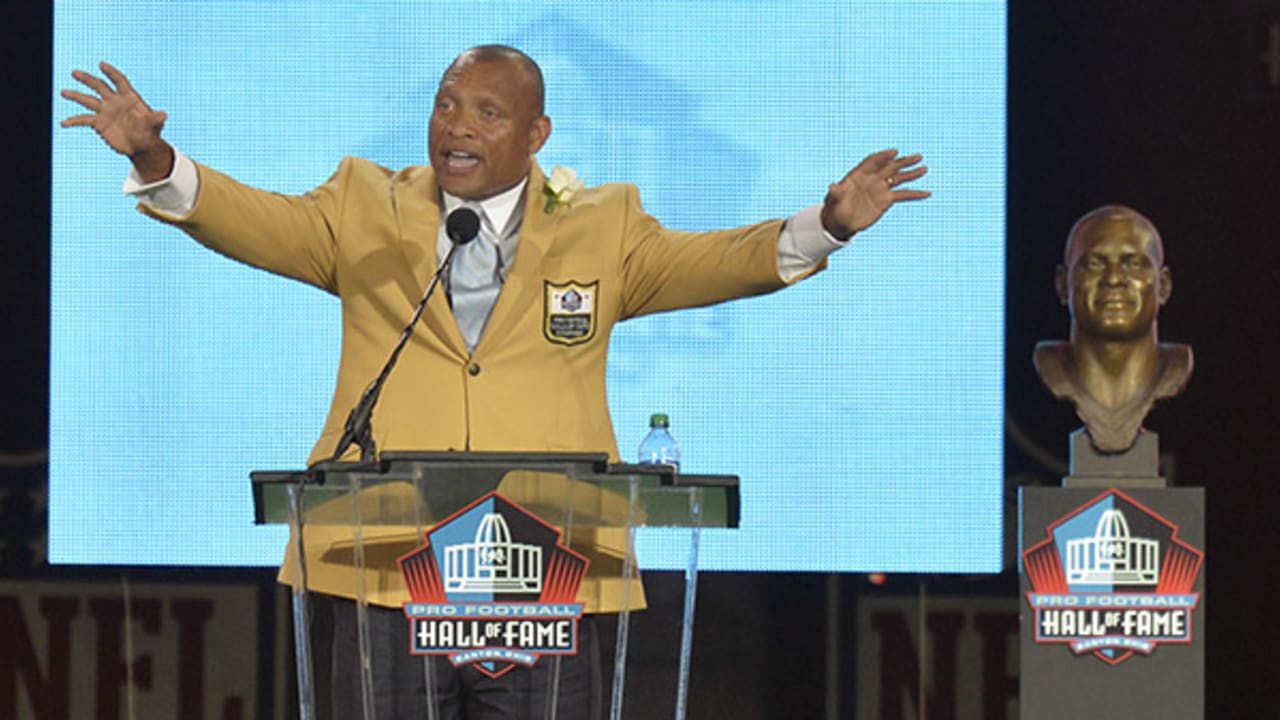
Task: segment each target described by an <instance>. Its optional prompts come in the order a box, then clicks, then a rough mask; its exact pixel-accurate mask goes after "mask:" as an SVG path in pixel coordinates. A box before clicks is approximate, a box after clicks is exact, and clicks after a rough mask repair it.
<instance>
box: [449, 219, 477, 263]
mask: <svg viewBox="0 0 1280 720" xmlns="http://www.w3.org/2000/svg"><path fill="white" fill-rule="evenodd" d="M444 233H445V235H448V236H449V239H450V240H452V241H453V245H454V247H457V246H458V245H466V244H467V243H469V242H471V241H472V240H475V239H476V235H478V234H480V216H479V215H477V214H476V211H475V210H472V209H471V208H469V207H460V208H458V209H457V210H454V211H453V212H451V213H449V218H448V219H447V220H445V221H444ZM448 261H449V258H445V262H448Z"/></svg>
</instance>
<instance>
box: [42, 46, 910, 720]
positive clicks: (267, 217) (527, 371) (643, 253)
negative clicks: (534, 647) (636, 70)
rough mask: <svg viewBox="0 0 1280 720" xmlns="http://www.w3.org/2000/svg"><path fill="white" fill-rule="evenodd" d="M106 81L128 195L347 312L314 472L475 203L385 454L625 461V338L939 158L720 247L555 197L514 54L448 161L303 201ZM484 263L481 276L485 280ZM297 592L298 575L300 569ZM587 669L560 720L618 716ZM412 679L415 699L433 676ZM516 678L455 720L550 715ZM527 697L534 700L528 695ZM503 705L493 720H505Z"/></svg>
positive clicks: (480, 55) (478, 684) (84, 98)
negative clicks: (213, 154)
mask: <svg viewBox="0 0 1280 720" xmlns="http://www.w3.org/2000/svg"><path fill="white" fill-rule="evenodd" d="M101 69H102V71H103V73H104V74H105V75H106V80H104V79H102V78H99V77H95V76H93V75H91V74H89V73H85V72H82V71H76V72H75V73H73V77H75V79H76V80H78V81H80V82H82V83H84V84H85V85H86V86H88V88H89V89H90V90H92V92H90V93H86V92H81V91H74V90H64V91H63V93H62V95H63V97H65V98H67V99H70V100H72V101H74V102H76V103H79V104H80V105H82V106H84V107H85V108H86V109H88V110H89V112H88V113H85V114H81V115H76V116H73V117H69V118H67V119H66V120H64V121H63V125H64V126H89V127H93V128H94V129H95V130H96V131H97V132H98V133H99V134H100V135H101V136H102V138H103V140H104V141H105V142H106V143H107V144H108V145H109V146H110V147H111V148H113V149H114V150H116V151H117V152H120V153H122V154H125V155H127V156H128V157H129V158H130V160H131V161H132V163H133V170H132V173H131V179H130V181H129V184H128V186H127V189H128V190H129V191H130V192H133V193H135V194H137V195H138V196H139V198H140V207H141V209H142V210H143V211H144V212H146V213H148V214H150V215H152V216H153V217H156V218H158V219H160V220H162V221H165V222H170V223H173V224H175V225H177V226H178V227H180V228H181V229H183V230H184V231H186V232H188V233H189V234H191V235H192V236H193V237H195V238H196V239H197V240H198V241H200V242H201V243H204V244H206V245H208V246H209V247H211V248H213V249H215V250H217V251H219V252H222V253H224V254H227V255H229V256H231V257H233V258H235V259H238V260H240V261H242V262H247V263H249V264H252V265H255V266H258V267H261V268H264V269H267V270H269V271H271V272H274V273H278V274H282V275H286V276H289V277H293V278H296V279H299V280H301V281H303V282H307V283H310V284H312V285H316V286H317V287H320V288H323V289H325V290H327V291H329V292H331V293H334V294H336V295H338V296H339V297H340V298H341V299H342V316H343V332H342V357H341V369H340V371H339V376H338V380H337V387H336V389H335V392H334V400H333V405H332V407H331V410H330V414H329V418H328V421H327V422H326V424H325V428H324V431H323V432H322V434H321V436H320V439H319V441H318V442H317V444H316V446H315V449H314V450H313V452H312V455H311V459H312V460H313V461H314V460H318V459H323V458H326V457H328V456H330V455H331V454H332V453H333V452H335V443H336V441H337V439H338V438H339V437H340V436H341V434H342V431H343V424H344V418H345V416H346V414H347V413H348V411H349V410H350V408H351V407H352V406H354V405H355V403H356V402H357V400H358V398H359V395H360V392H361V390H362V388H363V387H364V386H365V385H366V384H367V383H368V382H369V381H370V379H371V378H373V377H375V376H376V375H377V373H378V371H379V368H380V366H381V364H382V362H383V361H384V360H385V358H386V355H387V353H388V352H389V349H390V348H391V347H393V346H394V344H395V342H396V339H397V337H398V335H399V333H400V331H401V328H402V326H403V323H404V322H406V321H407V319H408V318H409V317H410V315H411V313H412V310H413V308H414V305H415V304H416V302H417V300H418V298H419V296H420V295H421V292H422V288H423V285H424V283H425V282H426V278H428V277H429V276H430V274H431V272H432V271H433V270H434V268H435V266H436V264H437V263H438V262H439V261H440V260H441V259H442V258H443V257H445V255H446V253H447V251H448V248H449V240H448V239H447V238H446V237H445V233H444V230H443V229H442V228H443V226H444V224H445V223H444V222H443V218H445V217H446V216H447V215H448V214H449V213H450V212H452V211H453V210H454V209H455V208H457V207H460V206H464V205H465V206H470V207H474V208H476V210H477V212H478V213H479V214H480V215H481V218H482V223H481V232H480V236H479V237H478V238H477V239H476V240H475V241H473V242H472V243H469V244H468V245H465V246H463V249H462V250H460V251H459V254H458V257H457V258H456V259H455V262H454V267H453V269H452V270H451V272H450V274H449V292H448V297H446V296H445V295H442V294H436V295H435V296H433V297H432V299H431V302H430V303H428V306H427V309H426V311H425V313H424V315H423V320H422V326H421V327H418V328H417V332H416V333H415V335H414V337H413V340H412V342H411V344H410V345H409V346H408V347H407V348H406V350H405V352H404V354H403V355H402V356H401V358H400V362H399V365H398V366H397V368H396V371H395V372H394V373H393V374H392V375H391V376H390V378H389V379H388V382H387V384H386V386H385V389H384V392H383V393H382V399H381V401H380V403H379V405H378V408H377V410H376V412H375V414H374V432H375V437H376V440H377V445H378V446H379V447H380V448H382V449H384V450H385V449H441V450H446V449H457V450H486V451H487V450H524V451H543V450H568V451H601V452H606V453H608V454H609V456H610V457H612V458H615V459H616V458H617V457H618V453H617V446H616V443H615V440H614V436H613V429H612V426H611V422H610V418H609V413H608V408H607V406H606V400H605V387H604V379H605V357H606V353H607V347H608V338H609V332H610V329H611V328H612V326H613V324H614V323H615V322H617V321H619V320H623V319H626V318H629V317H634V316H637V315H642V314H646V313H652V312H660V311H664V310H671V309H676V308H682V307H691V306H698V305H707V304H710V303H715V302H720V301H724V300H728V299H732V298H736V297H743V296H747V295H755V294H760V293H765V292H770V291H773V290H775V289H778V288H780V287H783V286H784V285H786V284H788V283H790V282H794V281H795V280H798V279H800V278H802V277H805V276H807V275H809V274H811V273H813V272H816V271H817V270H819V269H820V268H821V266H822V265H823V263H824V262H825V258H826V256H827V255H828V254H829V253H830V252H832V251H833V250H835V249H836V248H838V247H840V246H842V245H843V244H845V243H847V241H848V240H849V239H850V238H852V237H853V236H854V235H855V234H856V233H857V232H859V231H861V230H863V229H865V228H867V227H869V226H871V225H872V224H873V223H875V222H876V221H877V220H878V219H879V218H880V216H881V215H883V213H884V212H885V211H886V210H888V208H889V207H890V206H891V205H893V204H894V203H896V202H901V201H909V200H918V199H922V198H924V197H927V196H928V194H929V193H927V192H925V191H922V190H912V189H904V188H900V187H897V186H898V185H900V184H901V183H906V182H909V181H912V180H915V179H917V178H919V177H920V176H922V175H924V174H925V172H926V169H925V167H924V166H923V165H920V164H919V163H920V156H918V155H910V156H903V157H899V156H898V155H897V152H896V151H893V150H886V151H882V152H879V153H876V154H874V155H871V156H870V157H868V158H866V159H865V160H863V161H862V162H861V163H859V164H858V165H857V166H856V167H855V168H853V170H851V171H850V172H849V173H848V174H847V175H846V176H845V177H844V178H843V179H841V180H840V181H838V182H836V183H835V184H833V185H831V186H830V188H829V192H828V193H827V196H826V199H825V200H824V202H823V204H822V205H821V206H814V207H811V208H808V209H806V210H804V211H801V212H800V213H798V214H797V215H795V216H793V217H792V218H790V219H788V220H786V221H783V220H771V221H766V222H762V223H758V224H755V225H750V226H747V227H743V228H735V229H731V230H722V231H715V232H702V233H690V232H676V231H671V230H667V229H666V228H663V227H662V226H661V225H659V224H658V222H657V221H656V220H654V219H653V218H652V217H650V216H649V215H647V214H646V213H645V212H644V211H643V209H642V208H641V206H640V202H639V197H638V194H637V192H636V189H635V187H634V186H631V185H607V186H601V187H596V188H589V189H586V190H582V191H581V192H579V193H577V194H576V195H575V196H573V197H571V198H569V197H565V196H564V195H563V194H560V195H557V194H556V193H548V184H547V179H546V178H545V177H544V176H543V174H542V171H541V169H540V168H539V167H538V165H537V163H536V162H535V161H534V157H533V156H534V154H535V153H537V152H538V150H539V149H540V148H541V147H542V145H543V144H544V143H545V142H546V140H547V138H548V136H549V135H550V133H551V121H550V119H549V118H547V116H546V115H545V114H544V112H543V93H544V89H543V81H542V74H541V71H540V70H539V68H538V66H537V64H536V63H534V62H533V60H532V59H530V58H529V57H527V56H526V55H524V54H523V53H521V52H520V51H518V50H515V49H514V48H509V47H505V46H493V45H487V46H480V47H475V48H471V49H469V50H467V51H465V52H463V53H462V54H461V55H459V56H458V58H457V59H456V60H454V62H453V63H452V64H451V65H450V66H449V68H448V69H447V70H446V71H445V73H444V76H443V77H442V79H441V81H440V85H439V89H438V91H437V95H436V102H435V107H434V109H433V111H432V114H431V121H430V134H429V141H428V150H429V155H430V165H429V166H423V167H410V168H405V169H403V170H400V171H397V172H393V171H390V170H387V169H384V168H381V167H378V166H376V165H374V164H373V163H370V162H368V161H365V160H361V159H357V158H346V159H344V160H343V161H342V163H341V164H340V166H339V168H338V170H337V172H336V173H335V174H334V176H333V177H332V178H330V179H329V181H328V182H326V183H324V184H323V185H321V186H320V187H318V188H316V189H315V190H313V191H311V192H310V193H307V194H306V195H303V196H299V197H286V196H281V195H276V194H272V193H267V192H264V191H261V190H256V189H253V188H249V187H247V186H244V185H242V184H240V183H238V182H236V181H234V180H232V179H231V178H228V177H226V176H225V175H222V174H220V173H218V172H216V171H214V170H212V169H211V168H208V167H205V166H203V165H200V164H198V163H195V162H194V161H192V160H190V159H189V158H187V157H185V156H184V155H182V154H181V153H178V152H177V151H176V150H174V149H173V148H172V147H171V146H169V144H168V143H167V142H165V141H164V140H163V138H162V137H161V130H162V128H163V126H164V123H165V120H166V115H165V113H163V112H162V111H156V110H152V109H151V108H150V107H149V106H148V105H147V104H146V103H145V102H144V101H143V100H142V98H141V96H139V94H138V93H137V92H136V91H135V90H134V89H133V87H132V86H131V85H130V84H129V81H128V79H127V78H126V77H125V76H124V75H123V74H122V73H121V72H120V71H118V70H116V69H115V68H113V67H111V66H110V65H107V64H105V63H103V64H102V65H101ZM108 80H109V81H110V82H108ZM471 255H474V256H475V257H471V258H469V257H468V256H471ZM477 265H478V266H479V267H481V268H482V272H480V273H479V280H477V279H476V276H475V274H473V273H472V272H471V270H470V269H469V268H474V267H476V266H477ZM565 287H573V288H574V289H575V291H577V289H578V288H581V290H582V292H580V293H579V295H585V294H586V293H589V294H590V303H589V306H590V310H589V313H588V314H587V316H586V317H587V322H586V324H585V325H583V324H581V323H578V324H568V325H565V326H560V325H556V324H554V323H550V322H548V321H547V317H548V314H549V313H550V312H551V310H552V309H554V308H552V307H551V306H552V304H553V303H554V302H556V300H555V298H557V297H560V295H557V294H556V289H557V288H565ZM335 541H336V540H335ZM307 542H308V557H307V562H308V569H309V576H308V577H309V583H308V584H309V586H310V588H311V589H313V590H316V591H319V592H321V593H327V594H330V595H334V596H338V597H347V598H349V597H352V593H353V590H352V588H353V586H354V580H353V577H352V573H351V568H349V567H346V568H344V567H341V566H340V565H339V564H336V563H332V562H328V563H327V562H326V559H325V556H324V550H325V547H321V546H319V545H318V544H317V543H312V542H311V539H310V535H308V541H307ZM602 544H603V543H602ZM575 547H578V545H576V544H575ZM313 551H314V553H315V554H314V556H313V554H312V552H313ZM282 576H283V577H284V579H286V580H290V579H292V577H293V574H292V568H291V566H290V562H287V563H286V567H285V568H284V570H283V571H282ZM617 585H618V583H617V582H615V583H614V584H613V587H610V585H609V583H608V582H607V581H606V580H604V579H596V581H595V582H591V579H590V578H589V581H588V582H587V583H584V585H583V588H582V591H581V592H580V594H579V600H580V601H582V602H584V603H585V605H586V609H587V612H607V611H610V610H616V609H617V597H616V595H617V590H618V588H617ZM368 597H369V600H370V602H371V603H374V604H377V605H381V606H384V607H386V608H398V607H400V604H401V603H402V602H404V601H405V600H407V599H408V598H407V595H406V592H405V589H404V586H403V583H402V582H401V581H400V579H399V578H398V576H397V573H395V572H384V573H381V574H379V576H378V577H377V578H374V580H373V586H371V587H370V589H369V591H368ZM338 608H339V609H338V610H337V611H336V613H337V614H335V623H336V626H337V628H338V629H337V630H336V631H335V647H334V654H335V670H334V678H335V679H339V678H342V677H351V678H355V677H357V676H358V673H356V672H350V673H347V672H345V671H343V670H342V669H340V667H339V666H341V665H342V664H344V663H349V662H353V661H352V660H351V658H350V657H349V656H350V648H345V647H339V645H340V643H341V641H342V640H343V636H344V634H347V633H348V631H349V632H350V634H351V635H354V631H351V630H350V627H351V625H352V620H351V619H350V611H349V609H348V608H347V604H345V603H342V602H339V603H338ZM381 617H382V618H383V619H379V620H378V621H377V622H378V623H385V627H384V628H383V632H385V635H386V636H387V637H388V638H394V639H391V640H388V646H389V647H397V646H398V645H399V644H400V643H401V642H403V637H404V632H405V631H404V630H403V629H402V624H403V619H402V618H400V617H399V613H397V612H396V611H394V610H387V611H384V613H383V614H382V615H381ZM397 633H399V634H397ZM592 642H593V641H592V640H590V639H588V640H587V643H586V644H587V645H588V646H590V645H591V644H592ZM589 649H590V650H591V651H592V652H594V648H589ZM393 654H394V653H393ZM400 654H401V655H403V652H400ZM567 664H568V668H567V669H565V670H563V671H562V681H563V686H564V687H566V690H562V693H561V695H562V698H561V699H562V700H563V701H564V702H562V707H561V713H560V714H559V715H558V717H562V718H563V717H592V718H594V717H597V716H598V709H597V708H598V706H599V700H600V698H599V694H600V691H599V679H598V668H595V667H594V666H593V661H591V660H588V661H587V662H586V663H585V666H586V667H585V668H583V667H582V665H583V663H578V664H575V662H574V661H570V662H569V663H567ZM540 665H541V664H540ZM538 669H539V666H537V665H535V667H534V668H533V671H537V670H538ZM593 671H594V672H596V673H597V675H596V676H595V677H592V674H593ZM397 672H400V670H396V669H394V668H392V669H387V670H386V672H385V673H383V672H382V671H379V674H385V675H387V676H392V675H394V674H395V673H397ZM405 674H406V675H407V676H409V678H408V679H407V680H406V682H413V678H412V676H413V675H414V673H413V671H412V670H408V671H405ZM421 674H422V673H421V672H420V671H419V672H418V673H417V676H418V677H417V681H418V684H421V683H420V681H421ZM503 677H504V678H506V679H505V680H503V679H502V678H500V679H499V680H502V682H501V683H490V682H488V681H487V680H485V679H484V678H476V677H474V676H472V675H468V674H467V673H466V672H465V670H464V672H463V673H461V674H455V675H450V676H449V679H447V680H444V681H442V684H443V685H444V686H445V690H446V693H447V694H449V696H450V697H451V698H453V697H456V698H459V699H457V700H456V702H457V703H458V704H461V705H465V707H463V708H461V709H459V710H457V711H456V712H457V713H459V714H451V713H454V712H455V710H453V709H448V708H447V709H446V713H445V714H446V717H468V718H479V717H533V716H540V715H536V712H539V711H535V710H533V709H531V708H530V707H527V706H523V705H522V706H518V704H519V703H526V704H527V703H530V702H532V703H533V704H534V705H536V704H537V703H538V702H539V698H538V697H536V690H534V689H533V686H535V685H536V683H537V681H536V680H529V679H528V678H529V677H534V674H533V672H531V671H513V672H511V673H508V675H505V676H503ZM522 683H523V684H524V685H521V684H522ZM512 686H516V687H517V688H522V689H517V690H516V691H515V692H511V687H512ZM455 691H456V692H455ZM415 692H416V691H415ZM339 694H341V695H343V696H344V697H345V698H346V699H343V698H335V715H336V716H339V717H342V716H347V715H349V714H351V712H352V706H350V705H342V704H341V703H343V702H347V701H348V700H349V699H350V696H351V694H352V693H349V692H345V691H342V692H340V691H335V695H339ZM393 694H397V695H400V694H402V693H399V692H397V693H393ZM356 697H357V701H358V693H357V694H356ZM530 697H532V700H530ZM512 698H514V699H512ZM402 699H403V698H400V697H393V698H390V699H387V700H386V706H385V707H387V708H389V709H388V710H387V711H386V712H388V713H395V712H399V711H400V710H401V709H402V708H407V707H408V706H407V705H402V704H401V700H402ZM379 702H380V703H381V702H382V701H381V700H380V701H379ZM450 702H454V700H450ZM482 706H486V707H487V708H488V709H486V708H485V707H482ZM380 707H383V706H382V705H380ZM450 708H452V706H450ZM490 709H491V710H492V711H493V714H486V713H488V712H489V710H490ZM405 711H406V712H409V711H411V710H408V709H406V710H405ZM461 713H466V714H461ZM531 713H535V714H531ZM384 716H386V715H385V714H384V712H381V711H380V712H379V717H384Z"/></svg>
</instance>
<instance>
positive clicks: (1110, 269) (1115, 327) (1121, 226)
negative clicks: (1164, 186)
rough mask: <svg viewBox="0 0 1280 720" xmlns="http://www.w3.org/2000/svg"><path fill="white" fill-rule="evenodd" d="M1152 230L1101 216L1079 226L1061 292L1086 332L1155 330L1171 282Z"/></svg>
mask: <svg viewBox="0 0 1280 720" xmlns="http://www.w3.org/2000/svg"><path fill="white" fill-rule="evenodd" d="M1154 242H1155V241H1154V240H1153V236H1152V235H1151V234H1150V232H1149V230H1148V229H1147V227H1146V226H1145V225H1144V224H1143V223H1141V222H1139V221H1137V220H1134V219H1129V218H1123V217H1121V218H1115V217H1109V218H1101V219H1097V220H1094V221H1091V222H1089V223H1087V224H1085V225H1084V226H1082V227H1079V228H1077V230H1076V234H1075V236H1074V237H1073V238H1072V241H1071V247H1070V254H1069V256H1068V257H1067V258H1066V266H1065V268H1060V269H1059V276H1058V293H1059V295H1060V296H1061V297H1062V300H1063V302H1064V303H1067V304H1068V305H1069V306H1070V309H1071V317H1072V318H1073V319H1074V320H1075V323H1076V327H1077V329H1078V330H1079V332H1080V333H1082V334H1084V335H1092V336H1096V337H1100V338H1103V339H1106V340H1135V339H1138V338H1141V337H1143V336H1145V335H1148V334H1150V333H1153V332H1154V328H1155V320H1156V315H1157V313H1158V312H1159V310H1160V306H1161V305H1163V304H1164V302H1165V301H1166V300H1168V298H1169V292H1170V290H1171V288H1172V284H1171V281H1170V275H1169V270H1168V268H1165V267H1161V266H1160V260H1159V257H1158V256H1157V255H1156V248H1155V247H1154Z"/></svg>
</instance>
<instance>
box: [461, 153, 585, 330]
mask: <svg viewBox="0 0 1280 720" xmlns="http://www.w3.org/2000/svg"><path fill="white" fill-rule="evenodd" d="M545 184H546V177H545V176H544V175H543V174H542V169H541V168H539V167H538V162H537V161H536V160H534V161H533V162H532V164H531V166H530V169H529V184H528V185H527V186H526V187H525V193H524V196H525V197H524V219H523V220H522V221H521V224H520V240H519V243H518V244H517V245H516V248H517V249H516V261H515V264H514V265H512V267H511V271H510V272H509V273H507V279H506V281H504V282H503V283H502V292H501V293H499V295H498V301H497V303H495V304H494V306H493V312H492V313H491V314H490V315H489V321H488V322H487V323H486V324H485V328H484V334H482V335H481V336H480V344H479V345H478V346H476V353H477V354H479V353H480V352H481V351H483V350H484V349H485V347H486V346H487V345H489V344H490V343H493V342H495V340H494V339H493V338H502V337H505V336H506V335H507V334H508V333H509V332H511V330H512V328H513V326H514V325H515V323H516V322H518V321H519V319H520V315H521V314H522V313H523V312H524V311H525V309H527V308H529V307H540V306H541V304H542V298H540V297H539V294H540V293H541V292H542V283H541V282H540V275H539V273H538V268H539V267H541V265H542V257H543V256H544V255H546V254H547V249H548V248H550V247H551V241H552V239H554V238H555V234H556V227H557V226H558V225H559V224H560V218H562V217H563V216H564V208H560V207H557V208H554V209H553V211H552V212H551V213H547V212H546V210H545V208H546V196H545V195H543V192H542V188H543V186H544V185H545ZM535 304H536V305H535Z"/></svg>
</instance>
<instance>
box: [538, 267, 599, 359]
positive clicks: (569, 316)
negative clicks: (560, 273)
mask: <svg viewBox="0 0 1280 720" xmlns="http://www.w3.org/2000/svg"><path fill="white" fill-rule="evenodd" d="M543 288H544V289H543V302H542V308H543V311H542V332H543V334H544V335H545V336H546V338H547V339H548V340H550V341H551V342H553V343H557V344H560V345H577V344H579V343H584V342H587V341H588V340H590V339H591V338H593V337H595V334H596V296H597V294H598V290H599V289H600V281H599V280H596V281H594V282H590V283H580V282H576V281H573V280H570V281H568V282H565V283H553V282H551V281H550V280H546V281H544V283H543Z"/></svg>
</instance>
